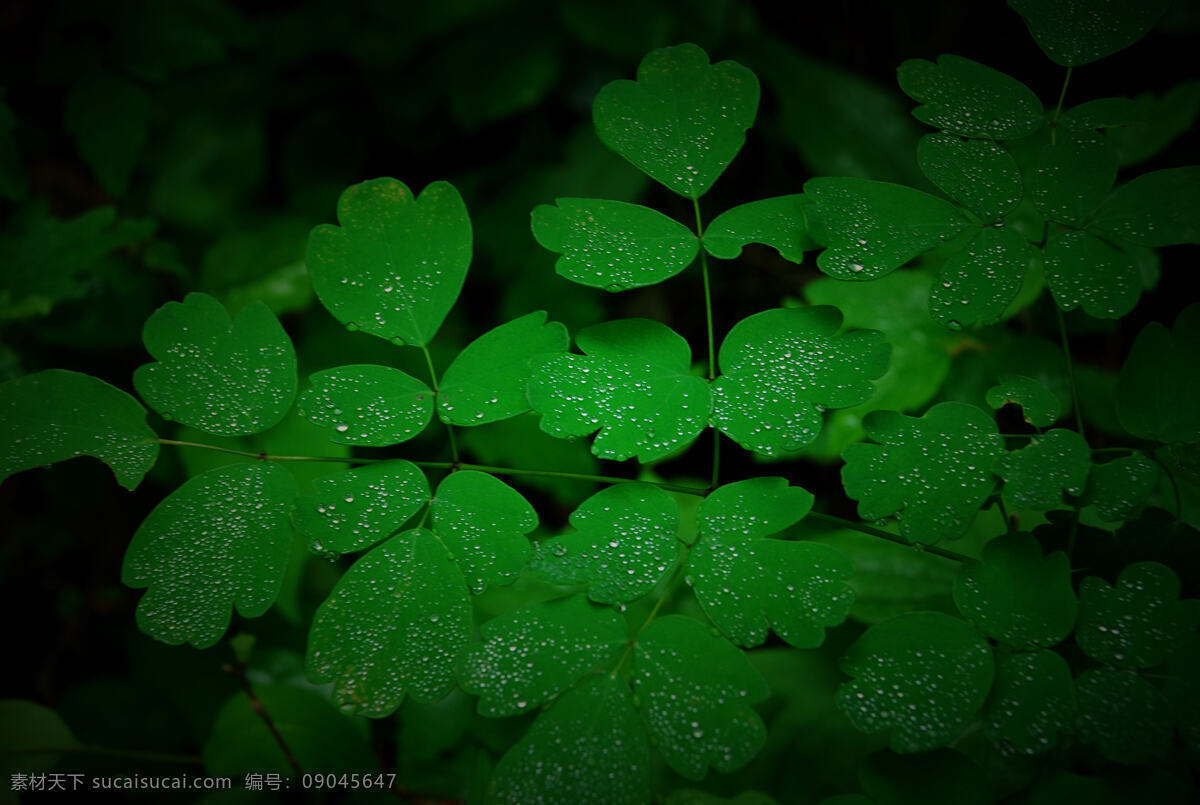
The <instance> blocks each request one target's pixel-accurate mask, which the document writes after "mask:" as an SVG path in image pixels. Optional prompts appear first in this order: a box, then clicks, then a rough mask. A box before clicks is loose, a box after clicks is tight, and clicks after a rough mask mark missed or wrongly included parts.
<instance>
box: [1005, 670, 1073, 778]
mask: <svg viewBox="0 0 1200 805" xmlns="http://www.w3.org/2000/svg"><path fill="white" fill-rule="evenodd" d="M1074 721H1075V681H1074V680H1073V679H1071V669H1070V667H1069V666H1068V665H1067V662H1066V660H1064V659H1063V658H1062V657H1060V656H1059V655H1058V654H1055V653H1054V652H1053V651H1035V652H1033V653H1032V654H1007V655H1004V656H1002V657H1000V658H998V659H997V661H996V684H995V685H994V686H993V688H992V695H991V698H989V699H988V703H987V707H985V708H984V710H983V732H984V734H985V735H987V737H988V738H990V739H991V740H992V743H994V744H996V746H997V747H998V748H999V749H1000V753H1001V754H1003V755H1044V754H1046V753H1047V752H1049V751H1050V750H1052V749H1053V748H1054V747H1055V745H1056V744H1057V743H1058V734H1059V733H1060V732H1065V731H1068V730H1069V728H1070V727H1071V725H1072V724H1074Z"/></svg>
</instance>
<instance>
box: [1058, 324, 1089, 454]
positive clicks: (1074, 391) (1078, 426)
mask: <svg viewBox="0 0 1200 805" xmlns="http://www.w3.org/2000/svg"><path fill="white" fill-rule="evenodd" d="M1054 312H1055V313H1057V314H1058V334H1059V336H1060V337H1061V338H1062V348H1063V355H1064V356H1065V357H1066V359H1067V380H1068V381H1069V382H1070V384H1071V406H1072V408H1074V409H1075V430H1076V431H1077V432H1078V433H1079V435H1080V436H1082V437H1084V439H1085V440H1086V438H1087V437H1086V436H1084V432H1083V414H1082V413H1081V411H1080V408H1079V387H1078V386H1076V385H1075V364H1074V362H1073V361H1072V360H1071V342H1070V341H1068V340H1067V321H1066V319H1064V318H1063V312H1062V308H1060V307H1059V306H1058V305H1057V304H1056V305H1055V306H1054Z"/></svg>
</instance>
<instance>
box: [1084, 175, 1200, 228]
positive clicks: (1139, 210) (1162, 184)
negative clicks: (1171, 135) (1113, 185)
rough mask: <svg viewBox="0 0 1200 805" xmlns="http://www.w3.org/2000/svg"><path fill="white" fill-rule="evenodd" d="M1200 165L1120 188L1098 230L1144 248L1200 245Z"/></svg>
mask: <svg viewBox="0 0 1200 805" xmlns="http://www.w3.org/2000/svg"><path fill="white" fill-rule="evenodd" d="M1197 221H1200V166H1196V165H1192V166H1189V167H1186V168H1167V169H1166V170H1160V171H1152V172H1150V173H1145V174H1142V175H1141V176H1138V177H1137V178H1136V179H1134V180H1133V181H1131V182H1129V183H1128V184H1125V185H1122V186H1121V187H1120V188H1118V189H1117V192H1116V193H1114V194H1113V196H1112V198H1110V199H1109V200H1108V201H1107V202H1105V204H1104V206H1103V207H1101V208H1100V209H1099V211H1098V212H1097V213H1096V216H1095V218H1094V219H1093V220H1092V227H1094V228H1095V229H1098V230H1101V231H1104V232H1110V233H1112V234H1113V235H1116V236H1117V237H1119V238H1123V239H1125V240H1129V241H1132V242H1134V243H1138V244H1141V245H1142V246H1174V245H1176V244H1179V243H1200V223H1197Z"/></svg>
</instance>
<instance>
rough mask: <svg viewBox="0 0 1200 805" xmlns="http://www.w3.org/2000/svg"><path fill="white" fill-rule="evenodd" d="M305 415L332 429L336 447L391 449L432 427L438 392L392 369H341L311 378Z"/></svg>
mask: <svg viewBox="0 0 1200 805" xmlns="http://www.w3.org/2000/svg"><path fill="white" fill-rule="evenodd" d="M308 381H309V383H311V384H312V385H311V386H310V387H309V388H307V389H305V390H304V391H303V392H302V393H301V394H300V403H299V405H300V413H301V414H303V415H304V416H305V417H306V418H307V419H308V421H310V422H312V423H313V424H314V425H320V426H321V427H325V428H329V429H330V431H331V433H330V434H329V440H330V441H331V442H333V443H335V444H359V445H363V446H365V447H388V446H389V445H393V444H400V443H401V442H406V441H408V440H409V439H411V438H412V437H414V436H416V435H417V434H418V433H420V432H421V431H422V430H424V429H425V426H426V425H428V424H429V418H430V417H431V416H432V415H433V392H432V391H430V390H429V387H428V386H426V385H425V384H424V383H422V382H421V381H420V380H417V379H416V378H415V377H413V376H411V375H408V374H405V373H404V372H401V371H400V370H399V369H393V368H392V367H390V366H374V365H371V364H359V365H355V366H339V367H337V368H336V369H326V370H325V371H323V372H317V373H315V374H312V375H309V377H308Z"/></svg>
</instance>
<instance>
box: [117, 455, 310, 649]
mask: <svg viewBox="0 0 1200 805" xmlns="http://www.w3.org/2000/svg"><path fill="white" fill-rule="evenodd" d="M295 497H296V483H295V481H293V480H292V476H291V475H290V474H289V473H288V471H287V470H285V469H283V468H282V467H280V466H279V465H278V464H267V463H262V462H260V463H257V464H233V465H230V466H227V467H220V468H218V469H215V470H210V471H209V472H206V473H204V474H202V475H198V476H196V477H195V478H192V479H191V480H189V481H187V482H186V483H185V484H184V485H183V486H181V487H179V488H178V489H176V490H175V491H174V492H172V493H171V494H170V495H169V496H168V497H167V498H166V500H164V501H163V502H162V503H159V504H158V505H157V506H156V507H154V510H153V511H152V512H150V514H149V516H147V517H146V519H145V521H144V522H143V523H142V524H141V526H140V527H139V528H138V530H137V533H136V534H134V535H133V540H132V542H130V543H129V548H128V549H127V550H126V552H125V561H124V564H123V565H122V566H121V581H122V582H124V583H125V584H126V585H128V586H130V587H134V588H138V587H148V588H149V589H148V590H147V591H146V594H145V595H144V596H142V600H141V601H140V602H139V603H138V608H137V622H138V627H139V628H141V630H142V631H143V632H145V633H146V634H148V635H150V636H151V637H154V638H155V639H158V640H161V641H163V642H164V643H169V644H171V645H173V646H177V645H180V644H181V643H191V644H192V645H193V646H195V647H196V648H207V647H208V646H211V645H213V644H214V643H216V642H217V641H218V640H220V639H221V635H223V634H224V633H225V630H226V629H227V628H229V621H230V619H231V617H232V615H233V608H234V607H235V606H236V607H237V611H238V612H239V613H240V614H242V615H243V616H245V617H247V618H256V617H258V616H259V615H262V614H263V613H264V612H266V611H267V610H268V609H269V608H270V606H271V604H272V603H274V601H275V597H276V596H277V595H278V594H279V588H280V585H281V584H282V582H283V574H284V571H286V570H287V564H288V556H289V554H290V553H291V546H292V537H291V526H290V525H289V523H288V514H289V512H290V511H291V508H292V502H293V500H294V499H295Z"/></svg>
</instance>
